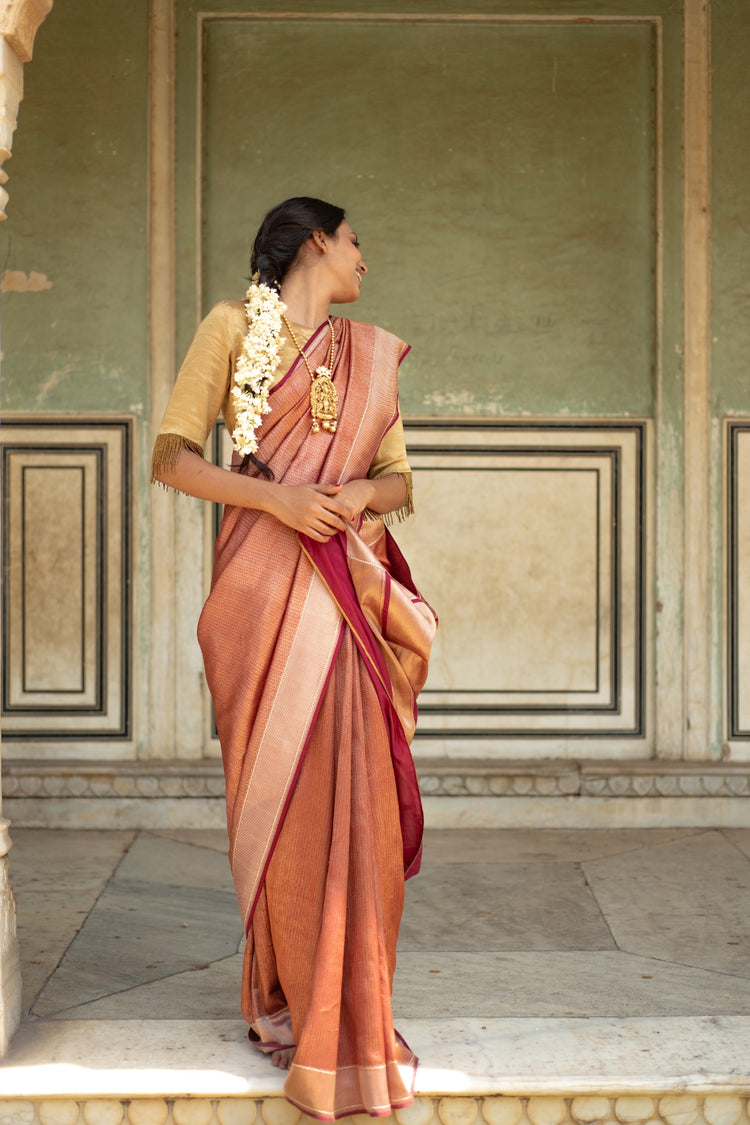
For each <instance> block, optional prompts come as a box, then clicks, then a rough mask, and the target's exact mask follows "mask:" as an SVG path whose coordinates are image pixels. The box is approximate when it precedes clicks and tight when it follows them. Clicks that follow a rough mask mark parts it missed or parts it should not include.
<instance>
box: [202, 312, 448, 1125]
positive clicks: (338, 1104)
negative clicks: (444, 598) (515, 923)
mask: <svg viewBox="0 0 750 1125" xmlns="http://www.w3.org/2000/svg"><path fill="white" fill-rule="evenodd" d="M334 327H335V331H336V338H337V358H336V363H335V366H334V382H335V384H336V387H337V390H338V395H339V421H338V427H337V431H336V433H335V435H330V434H323V433H320V434H312V433H311V432H310V415H309V392H310V378H309V375H308V372H307V368H306V367H305V366H304V364H303V363H301V362H300V361H297V362H296V363H295V364H293V366H292V367H291V368H290V370H289V372H288V373H287V375H285V377H284V378H283V379H282V380H281V381H280V382H279V383H277V384H276V386H275V387H274V388H273V390H272V392H271V405H272V410H271V414H270V415H268V416H267V418H266V420H264V423H263V427H262V431H261V434H260V435H259V436H260V442H259V449H258V456H259V457H260V459H261V460H262V461H264V462H265V463H266V464H268V465H269V466H270V467H271V468H272V469H273V472H274V476H275V478H276V480H277V481H279V482H283V483H285V484H301V483H310V482H322V483H339V482H341V483H344V482H346V481H347V480H353V479H359V478H362V477H366V476H367V472H368V469H369V467H370V465H371V463H372V460H373V457H374V455H375V453H376V451H377V449H378V448H379V445H380V443H381V441H382V438H383V435H384V434H385V432H386V431H387V429H388V428H389V426H390V425H391V424H392V422H393V420H394V418H395V415H396V410H397V372H398V366H399V363H400V361H401V359H402V358H403V355H404V354H405V349H404V345H403V344H402V343H401V341H400V340H398V339H396V337H394V336H391V335H390V334H389V333H387V332H384V331H382V330H381V329H377V328H374V327H373V326H371V325H365V324H357V323H353V322H350V321H347V320H339V319H337V320H335V321H334ZM326 348H327V333H323V332H321V331H320V330H319V331H318V332H316V333H315V334H314V335H313V336H312V337H311V339H310V340H309V341H308V343H307V345H306V349H305V350H306V352H307V354H308V358H309V360H310V363H311V366H313V368H314V367H315V366H316V365H317V364H319V363H322V362H324V360H325V356H324V352H325V350H326ZM434 631H435V617H434V614H433V612H432V610H431V609H430V608H429V606H427V605H426V603H425V602H423V601H422V599H421V598H420V597H419V595H418V593H417V591H416V590H415V589H414V586H413V583H412V581H411V577H410V575H409V571H408V568H407V566H406V563H405V562H404V560H403V557H402V556H401V555H400V553H399V551H398V548H397V547H396V545H395V542H394V541H393V539H392V538H391V536H390V535H389V533H388V532H387V531H386V529H385V527H384V525H383V522H382V520H372V521H369V520H368V521H365V522H364V523H363V524H362V527H361V528H360V529H359V530H358V529H356V528H355V527H354V526H352V528H351V529H350V530H348V531H347V532H346V533H343V532H342V533H340V534H338V535H336V536H334V537H333V538H332V539H331V540H330V541H329V542H328V543H326V544H321V543H316V542H314V541H312V540H310V539H308V538H306V537H304V536H297V535H296V534H295V532H293V531H292V530H291V529H289V528H287V527H285V526H284V525H283V524H281V523H280V522H279V521H278V520H276V519H274V518H273V517H272V516H269V515H267V514H265V513H261V512H257V511H250V510H248V509H242V508H232V507H229V508H227V509H226V511H225V514H224V519H223V522H222V527H221V531H220V533H219V536H218V539H217V542H216V550H215V566H214V575H213V582H212V588H211V593H210V595H209V597H208V600H207V602H206V605H205V607H204V609H203V613H202V615H201V619H200V623H199V627H198V636H199V641H200V644H201V648H202V650H203V656H204V662H205V667H206V675H207V679H208V683H209V687H210V689H211V693H212V696H213V700H214V708H215V712H216V721H217V725H218V729H219V737H220V740H221V747H222V756H223V760H224V770H225V775H226V783H227V818H228V826H229V837H230V862H231V866H232V873H233V877H234V882H235V887H236V890H237V897H238V900H239V905H240V910H241V912H242V916H243V919H244V923H245V928H246V932H247V946H246V951H245V957H244V965H243V979H242V1010H243V1014H244V1016H245V1018H246V1019H247V1021H248V1023H249V1024H250V1028H251V1036H252V1037H253V1038H254V1040H255V1042H256V1043H257V1045H258V1046H259V1047H260V1048H261V1050H265V1051H272V1050H274V1049H275V1048H277V1047H279V1046H291V1045H294V1046H295V1047H296V1051H295V1055H294V1061H293V1063H292V1066H291V1068H290V1070H289V1074H288V1077H287V1080H286V1084H285V1094H286V1096H287V1098H288V1099H289V1100H290V1101H291V1102H293V1103H294V1104H295V1105H297V1106H298V1107H299V1108H300V1109H302V1110H303V1111H304V1112H305V1113H308V1114H310V1115H312V1116H314V1117H317V1118H319V1119H321V1120H324V1121H330V1120H334V1119H335V1118H338V1117H343V1116H346V1115H348V1114H352V1113H359V1112H367V1113H370V1114H372V1115H374V1116H385V1115H388V1114H390V1113H391V1112H392V1110H393V1109H396V1108H399V1107H403V1106H406V1105H408V1104H409V1102H410V1101H411V1100H412V1097H413V1085H414V1073H415V1069H416V1063H417V1060H416V1058H415V1057H414V1055H413V1054H412V1052H411V1051H410V1050H409V1048H408V1047H407V1046H406V1044H405V1043H404V1042H403V1041H402V1040H401V1039H400V1038H399V1037H398V1035H397V1033H396V1032H395V1031H394V1029H393V1024H392V1017H391V990H392V982H393V973H394V970H395V963H396V940H397V937H398V928H399V924H400V920H401V911H402V907H403V885H404V877H405V876H406V877H408V876H409V875H411V874H415V873H416V871H417V870H418V868H419V861H420V855H421V837H422V811H421V803H420V800H419V790H418V785H417V778H416V772H415V769H414V764H413V761H412V758H411V754H410V752H409V741H410V739H411V736H412V734H413V731H414V725H415V720H416V706H415V701H416V696H417V693H418V692H419V690H420V688H421V687H422V685H423V683H424V680H425V677H426V673H427V659H428V654H429V648H430V644H431V641H432V637H433V634H434Z"/></svg>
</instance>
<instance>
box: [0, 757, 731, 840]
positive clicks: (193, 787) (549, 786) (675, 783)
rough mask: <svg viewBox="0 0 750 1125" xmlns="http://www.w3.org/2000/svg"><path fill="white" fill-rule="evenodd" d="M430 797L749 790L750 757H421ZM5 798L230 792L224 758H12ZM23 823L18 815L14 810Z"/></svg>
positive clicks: (646, 794)
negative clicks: (704, 759) (732, 760)
mask: <svg viewBox="0 0 750 1125" xmlns="http://www.w3.org/2000/svg"><path fill="white" fill-rule="evenodd" d="M417 771H418V774H419V785H420V790H421V792H422V794H423V796H425V797H445V798H451V797H560V798H570V797H629V798H633V799H637V798H639V797H706V798H709V797H744V796H748V797H750V763H741V764H737V765H735V764H731V765H730V764H725V763H721V764H719V763H709V762H659V761H655V760H650V761H640V760H637V761H629V762H628V761H623V762H609V761H598V762H597V761H591V762H577V761H564V760H557V759H556V760H554V761H537V762H517V761H515V762H514V761H494V760H479V759H474V760H470V759H469V760H451V759H446V758H442V759H433V760H431V759H424V760H422V761H418V762H417ZM3 789H4V796H5V797H6V798H9V799H12V798H36V799H41V800H44V799H56V798H86V799H92V798H95V799H97V800H101V801H107V800H120V799H122V798H130V799H134V800H137V801H146V802H148V801H153V800H159V799H163V798H170V799H174V798H186V799H192V800H197V799H201V800H202V799H205V798H223V796H224V774H223V772H222V766H221V763H220V762H217V761H214V760H209V759H206V760H204V761H200V762H189V761H178V760H174V759H173V760H170V761H161V762H158V761H140V762H120V761H112V762H88V761H59V762H40V761H22V760H16V761H10V762H7V761H6V763H5V764H4V769H3ZM15 822H16V824H18V823H19V821H18V818H15Z"/></svg>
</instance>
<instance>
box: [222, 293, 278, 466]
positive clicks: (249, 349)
mask: <svg viewBox="0 0 750 1125" xmlns="http://www.w3.org/2000/svg"><path fill="white" fill-rule="evenodd" d="M245 310H246V312H247V334H246V335H245V339H244V340H243V342H242V352H241V354H240V357H239V359H238V360H237V366H236V368H235V372H234V378H233V380H232V382H233V384H234V386H233V387H232V398H233V399H234V409H235V418H236V422H235V426H234V430H233V431H232V444H233V445H234V448H235V449H236V450H237V452H238V453H239V454H241V455H242V456H243V457H244V456H246V455H247V454H248V453H255V451H256V450H257V448H258V441H257V438H256V436H255V431H256V430H257V428H258V426H259V425H260V424H261V421H262V420H263V415H264V414H269V413H270V411H271V407H270V405H269V402H268V392H269V389H270V386H271V382H272V380H273V377H274V374H275V373H276V368H277V367H278V366H279V359H280V350H281V346H282V344H285V343H286V340H285V339H284V338H283V337H282V336H281V318H282V315H283V314H284V313H285V312H286V305H285V304H284V302H283V301H282V300H281V298H280V297H279V295H278V293H277V292H276V290H275V289H271V288H269V286H268V285H264V284H263V283H262V282H261V283H259V282H258V274H257V273H256V274H253V280H252V283H251V285H250V288H249V289H248V291H247V302H246V304H245Z"/></svg>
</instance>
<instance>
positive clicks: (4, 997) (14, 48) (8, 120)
mask: <svg viewBox="0 0 750 1125" xmlns="http://www.w3.org/2000/svg"><path fill="white" fill-rule="evenodd" d="M51 7H52V0H5V2H4V3H3V4H2V5H1V6H0V219H4V218H5V205H6V203H7V202H8V193H7V191H6V190H5V187H4V186H3V185H4V184H5V183H6V182H7V179H8V176H7V173H6V172H5V171H4V170H3V164H4V163H5V161H6V160H7V159H8V158H9V157H10V155H11V149H12V145H13V133H14V132H15V128H16V122H17V119H18V107H19V105H20V103H21V98H22V97H23V64H24V63H25V62H28V61H29V59H30V58H31V52H32V48H33V44H34V36H35V35H36V32H37V29H38V28H39V25H40V24H41V23H42V21H43V20H44V18H45V16H46V15H47V13H48V12H49V10H50V8H51ZM1 766H2V762H1V761H0V767H1ZM0 812H2V777H1V776H0ZM9 827H10V822H9V821H8V820H6V819H5V818H4V817H2V816H0V1057H2V1056H3V1055H4V1054H5V1052H6V1051H7V1049H8V1044H9V1043H10V1041H11V1039H12V1038H13V1035H14V1034H15V1032H16V1030H17V1028H18V1025H19V1023H20V1021H21V965H20V960H19V956H18V940H17V938H16V900H15V897H14V895H13V888H12V886H11V884H10V876H9V874H8V852H9V851H10V849H11V841H10V836H9V834H8V829H9Z"/></svg>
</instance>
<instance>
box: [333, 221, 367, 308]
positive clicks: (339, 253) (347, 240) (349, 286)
mask: <svg viewBox="0 0 750 1125" xmlns="http://www.w3.org/2000/svg"><path fill="white" fill-rule="evenodd" d="M326 258H327V265H328V268H329V270H330V271H331V276H332V281H333V291H332V294H331V301H332V303H334V304H341V305H343V304H347V303H348V302H350V301H356V300H357V298H358V297H359V289H360V285H361V284H362V275H363V274H365V273H367V266H366V265H365V263H364V262H363V261H362V255H361V254H360V252H359V244H358V242H357V236H356V234H355V233H354V231H353V230H352V228H351V226H350V225H349V223H348V222H347V221H346V219H345V220H344V222H343V223H342V224H341V226H340V227H339V228H338V229H337V231H336V233H335V234H334V235H328V236H326Z"/></svg>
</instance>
